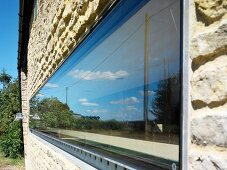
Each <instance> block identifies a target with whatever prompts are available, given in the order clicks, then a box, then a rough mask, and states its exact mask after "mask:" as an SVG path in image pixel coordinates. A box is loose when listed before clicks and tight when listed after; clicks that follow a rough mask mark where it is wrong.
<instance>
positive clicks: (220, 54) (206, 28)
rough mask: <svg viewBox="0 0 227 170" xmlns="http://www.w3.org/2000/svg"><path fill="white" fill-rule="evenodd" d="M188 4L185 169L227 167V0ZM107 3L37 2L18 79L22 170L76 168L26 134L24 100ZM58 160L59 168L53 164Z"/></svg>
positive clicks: (94, 0) (96, 0) (199, 0)
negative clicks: (188, 104)
mask: <svg viewBox="0 0 227 170" xmlns="http://www.w3.org/2000/svg"><path fill="white" fill-rule="evenodd" d="M188 1H189V2H190V7H189V8H190V9H189V11H190V15H191V16H190V17H191V22H190V25H189V27H190V28H192V30H190V35H189V37H190V39H189V41H190V42H189V43H190V50H189V51H190V52H189V53H190V57H191V58H190V59H191V67H190V70H188V72H190V73H191V77H190V82H189V84H190V92H189V93H190V99H191V106H192V107H191V108H190V109H189V113H186V114H188V115H189V120H188V122H189V133H190V137H189V141H190V143H189V148H188V149H189V151H188V153H189V155H188V163H189V167H188V169H207V170H213V169H227V0H188ZM107 4H109V1H107V0H38V6H37V10H38V11H37V16H34V20H33V22H32V24H31V31H30V39H29V45H28V73H27V75H26V74H24V73H22V76H21V90H22V112H23V114H24V115H25V117H24V120H23V128H24V144H25V160H26V167H27V169H32V170H35V169H61V168H62V169H72V167H73V168H75V169H78V167H77V166H76V165H73V164H72V163H62V161H63V162H67V160H66V158H65V157H64V156H61V155H59V154H58V153H56V152H54V151H52V150H51V148H49V149H48V146H45V145H44V144H42V142H40V141H38V140H37V139H36V138H34V136H32V135H31V134H29V132H28V126H29V121H28V117H29V116H28V113H29V106H28V101H29V99H30V98H31V97H32V95H33V94H35V92H37V90H38V89H39V88H40V87H41V86H42V85H43V84H44V83H45V81H47V80H48V78H50V76H51V75H52V74H53V73H54V72H55V71H56V69H57V68H58V67H59V66H60V65H61V64H62V62H63V61H64V60H65V59H66V58H67V57H68V55H69V54H70V52H71V51H72V49H74V48H75V46H76V45H77V44H78V43H79V42H80V41H81V40H82V39H83V37H84V35H85V34H86V32H88V31H89V30H90V27H91V26H92V25H93V24H94V23H96V22H97V21H98V19H99V17H100V13H101V12H102V11H103V9H104V8H105V7H106V6H107ZM188 17H189V16H188ZM184 97H187V96H184ZM28 141H29V143H28ZM42 158H43V160H42ZM44 159H45V160H44ZM57 159H58V160H59V161H60V162H61V163H62V165H57V161H56V160H57ZM68 165H69V166H68ZM50 166H51V167H50Z"/></svg>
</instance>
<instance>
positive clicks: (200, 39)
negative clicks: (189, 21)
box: [190, 16, 227, 60]
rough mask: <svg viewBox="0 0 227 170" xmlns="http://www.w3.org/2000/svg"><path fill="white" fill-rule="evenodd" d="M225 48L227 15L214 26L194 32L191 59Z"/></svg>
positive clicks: (226, 41)
mask: <svg viewBox="0 0 227 170" xmlns="http://www.w3.org/2000/svg"><path fill="white" fill-rule="evenodd" d="M226 49H227V16H225V17H224V18H223V19H222V21H221V22H220V23H219V24H217V25H215V26H214V27H209V28H207V29H205V31H202V32H199V33H197V34H195V36H194V37H193V38H192V41H191V50H190V54H191V58H192V60H194V59H196V58H198V57H201V56H204V57H211V56H212V55H215V53H218V52H219V51H224V50H226Z"/></svg>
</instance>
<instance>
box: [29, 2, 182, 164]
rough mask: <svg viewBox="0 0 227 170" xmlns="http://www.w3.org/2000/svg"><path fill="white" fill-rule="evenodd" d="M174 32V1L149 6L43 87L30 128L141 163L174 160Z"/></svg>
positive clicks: (176, 143) (177, 110)
mask: <svg viewBox="0 0 227 170" xmlns="http://www.w3.org/2000/svg"><path fill="white" fill-rule="evenodd" d="M179 34H180V2H179V0H176V1H172V0H169V1H165V0H162V2H160V0H159V1H158V0H155V1H150V2H148V3H147V4H146V5H145V6H144V7H143V8H141V9H140V10H139V11H138V12H137V13H136V14H134V15H133V16H132V17H131V18H130V19H129V20H127V21H126V22H125V23H124V24H123V25H121V26H120V27H119V28H118V29H117V30H116V31H114V32H113V33H112V34H111V35H109V36H108V37H107V38H106V39H105V40H103V41H102V42H101V43H100V44H99V45H97V46H96V47H95V48H94V49H93V50H91V52H89V53H88V54H86V55H85V56H84V57H82V58H81V59H80V60H78V61H77V62H75V63H70V67H68V68H66V69H65V70H67V72H64V73H63V74H62V73H61V69H60V70H59V71H58V72H57V73H56V75H55V78H53V79H50V80H49V82H48V83H46V85H45V86H44V87H43V88H42V89H41V90H40V92H39V93H38V94H37V95H36V96H35V97H34V98H33V99H32V100H31V101H30V104H31V114H36V115H38V116H39V117H40V120H37V121H32V122H31V124H30V126H31V128H35V129H38V130H40V131H42V132H45V133H49V134H51V135H54V136H56V137H59V138H61V139H64V140H67V141H68V142H71V143H75V144H77V145H84V144H86V145H87V146H95V147H98V148H102V149H103V150H108V151H111V152H114V153H116V154H124V155H128V156H130V157H134V156H136V157H140V160H146V162H149V160H152V161H151V162H154V160H155V161H156V162H158V163H160V164H161V163H164V164H171V162H178V157H179V153H178V152H179V117H180V116H179V114H180V76H179V75H180V50H179V47H180V36H179ZM71 57H78V56H74V54H72V56H71ZM62 67H64V65H63V66H62ZM58 74H60V75H63V76H59V77H58V76H57V75H58ZM56 77H57V78H56ZM107 146H108V147H107Z"/></svg>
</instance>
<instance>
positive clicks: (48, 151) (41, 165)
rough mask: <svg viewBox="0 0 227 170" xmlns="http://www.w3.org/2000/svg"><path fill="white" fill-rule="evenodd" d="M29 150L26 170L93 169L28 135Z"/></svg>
mask: <svg viewBox="0 0 227 170" xmlns="http://www.w3.org/2000/svg"><path fill="white" fill-rule="evenodd" d="M28 138H29V145H28V146H27V149H28V150H29V154H28V157H29V158H28V159H27V162H26V169H28V170H30V169H31V170H80V169H89V170H93V169H94V168H93V167H91V166H90V165H86V164H85V163H83V162H82V161H81V160H79V159H77V158H75V157H73V156H72V155H70V154H68V153H66V152H64V151H62V150H61V149H59V148H57V147H55V146H54V145H51V144H50V143H48V142H46V141H44V140H42V139H41V138H39V137H37V136H35V135H33V134H31V133H29V134H28Z"/></svg>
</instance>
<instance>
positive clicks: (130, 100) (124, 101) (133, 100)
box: [110, 97, 139, 104]
mask: <svg viewBox="0 0 227 170" xmlns="http://www.w3.org/2000/svg"><path fill="white" fill-rule="evenodd" d="M138 102H139V100H138V98H136V97H128V98H126V99H122V100H115V101H111V102H110V104H133V103H138Z"/></svg>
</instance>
